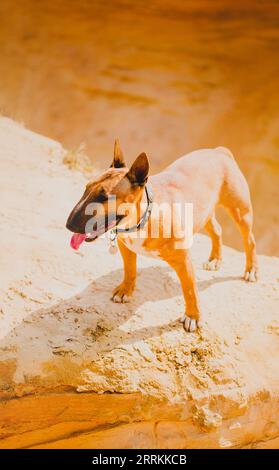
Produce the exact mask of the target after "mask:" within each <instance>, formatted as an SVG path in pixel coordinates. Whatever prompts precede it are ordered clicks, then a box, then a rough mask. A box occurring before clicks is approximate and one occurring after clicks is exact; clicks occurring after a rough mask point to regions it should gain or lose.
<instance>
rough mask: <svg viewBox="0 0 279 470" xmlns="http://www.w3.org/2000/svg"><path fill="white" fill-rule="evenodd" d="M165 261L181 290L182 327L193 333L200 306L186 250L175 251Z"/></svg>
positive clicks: (198, 319) (196, 325) (196, 326)
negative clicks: (183, 309) (184, 310)
mask: <svg viewBox="0 0 279 470" xmlns="http://www.w3.org/2000/svg"><path fill="white" fill-rule="evenodd" d="M164 259H165V261H167V263H168V264H169V265H170V266H171V267H172V268H173V269H174V270H175V272H176V274H177V276H178V278H179V280H180V283H181V287H182V290H183V295H184V299H185V304H186V312H185V316H184V318H183V320H182V321H183V326H184V328H185V330H186V331H189V332H190V331H195V330H196V328H198V327H199V321H200V316H201V314H200V306H199V297H198V289H197V284H196V279H195V273H194V268H193V265H192V261H191V258H190V254H189V252H188V250H175V251H174V252H173V253H171V254H169V255H168V256H167V257H166V258H164Z"/></svg>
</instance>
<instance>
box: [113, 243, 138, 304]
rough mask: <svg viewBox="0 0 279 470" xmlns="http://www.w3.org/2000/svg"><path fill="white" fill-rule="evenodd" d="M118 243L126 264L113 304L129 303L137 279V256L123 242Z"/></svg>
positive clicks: (115, 291) (114, 292)
mask: <svg viewBox="0 0 279 470" xmlns="http://www.w3.org/2000/svg"><path fill="white" fill-rule="evenodd" d="M117 241H118V246H119V250H120V253H121V255H122V258H123V263H124V279H123V281H122V282H121V284H119V286H117V287H116V288H115V289H114V291H113V293H112V298H111V300H112V301H113V302H117V303H119V302H121V303H124V302H128V301H129V300H130V297H131V295H132V293H133V291H134V288H135V284H136V277H137V255H136V253H134V252H133V251H131V250H129V248H127V247H126V246H125V245H124V243H123V242H121V240H119V239H118V240H117Z"/></svg>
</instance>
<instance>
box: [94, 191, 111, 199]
mask: <svg viewBox="0 0 279 470" xmlns="http://www.w3.org/2000/svg"><path fill="white" fill-rule="evenodd" d="M107 200H108V195H107V193H106V192H105V191H104V190H102V191H100V192H99V194H98V195H97V196H96V201H97V202H105V201H107Z"/></svg>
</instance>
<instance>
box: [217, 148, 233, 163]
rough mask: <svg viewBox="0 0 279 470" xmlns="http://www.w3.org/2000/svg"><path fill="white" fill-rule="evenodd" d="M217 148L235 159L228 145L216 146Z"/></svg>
mask: <svg viewBox="0 0 279 470" xmlns="http://www.w3.org/2000/svg"><path fill="white" fill-rule="evenodd" d="M216 150H219V152H222V153H224V154H225V155H227V156H228V157H230V158H232V160H235V158H234V156H233V154H232V152H231V151H230V150H229V149H228V148H227V147H216Z"/></svg>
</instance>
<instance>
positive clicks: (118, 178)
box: [66, 140, 258, 332]
mask: <svg viewBox="0 0 279 470" xmlns="http://www.w3.org/2000/svg"><path fill="white" fill-rule="evenodd" d="M147 180H148V182H147ZM148 188H149V189H148ZM150 188H152V189H150ZM112 196H113V197H114V199H115V203H116V213H117V208H118V207H119V206H120V205H121V204H122V203H130V204H133V205H134V206H135V207H136V208H137V214H138V215H137V219H136V225H134V226H133V227H132V228H133V230H131V231H128V232H127V227H126V229H123V228H122V229H121V226H123V221H125V223H127V218H128V219H129V216H126V215H123V214H122V215H119V214H117V215H116V217H114V218H113V219H112V221H109V215H110V213H109V212H110V211H109V209H108V206H109V198H110V197H112ZM144 201H146V202H145V206H147V210H146V209H145V211H143V210H142V204H143V202H144ZM177 201H185V202H189V203H192V204H193V232H194V233H197V232H199V231H201V230H202V229H205V231H206V232H207V233H208V235H209V237H210V238H211V242H212V249H211V253H210V255H209V258H208V261H207V262H206V263H205V264H204V268H205V269H207V270H218V269H219V267H220V263H221V259H222V229H221V227H220V225H219V223H218V222H217V220H216V217H215V209H216V207H218V206H223V207H225V208H226V209H227V210H228V212H229V214H230V215H231V217H232V219H233V220H234V222H235V223H236V225H237V226H238V228H239V230H240V232H241V234H242V237H243V242H244V248H245V253H246V267H245V272H244V279H245V280H246V281H248V282H255V281H256V280H257V276H258V263H257V255H256V242H255V238H254V235H253V232H252V224H253V210H252V204H251V198H250V192H249V187H248V184H247V181H246V179H245V177H244V175H243V174H242V172H241V171H240V169H239V167H238V165H237V163H236V161H235V159H234V157H233V155H232V153H231V152H230V150H228V149H227V148H225V147H217V148H215V149H202V150H197V151H194V152H191V153H189V154H187V155H185V156H183V157H181V158H179V159H178V160H176V161H174V162H173V163H172V164H171V165H169V166H168V167H167V168H165V169H164V170H163V171H161V172H160V173H157V174H155V175H152V176H150V177H149V160H148V157H147V155H146V154H145V153H141V154H140V155H139V156H138V157H137V158H136V160H135V161H134V163H133V164H132V166H131V167H130V168H128V167H127V166H126V163H125V161H124V157H123V153H122V150H121V148H120V144H119V141H118V140H116V141H115V145H114V157H113V162H112V164H111V167H110V168H109V169H108V170H107V171H105V172H104V173H102V174H101V175H100V176H99V177H98V178H97V179H95V180H94V181H91V182H89V183H88V184H87V186H86V189H85V192H84V194H83V196H82V197H81V199H80V201H79V202H78V203H77V204H76V206H75V207H74V208H73V210H72V212H71V213H70V215H69V217H68V220H67V223H66V227H67V228H68V229H69V230H70V231H71V232H73V233H74V235H73V237H72V242H71V244H72V247H73V248H75V249H77V248H78V247H79V245H80V244H81V243H82V242H83V241H86V242H90V241H94V240H96V239H97V238H98V237H99V236H100V235H101V234H102V233H104V232H106V231H107V230H115V235H117V241H118V247H119V250H120V253H121V255H122V258H123V263H124V278H123V281H122V282H121V283H120V284H119V285H118V286H117V287H116V288H115V289H114V291H113V294H112V300H113V301H114V302H126V301H128V300H129V299H130V297H131V295H132V294H133V291H134V289H135V284H136V275H137V274H136V259H137V254H139V253H140V254H144V255H147V256H156V257H159V258H160V259H162V260H164V261H166V262H167V263H168V265H169V266H171V267H172V268H173V269H174V271H175V272H176V274H177V276H178V279H179V281H180V283H181V287H182V291H183V295H184V299H185V307H186V312H185V316H184V317H183V320H182V321H183V325H184V328H185V330H186V331H188V332H191V331H195V330H196V329H197V328H199V326H200V321H201V311H200V303H199V296H198V290H197V284H196V280H195V274H194V268H193V265H192V262H191V257H190V253H189V249H188V248H187V247H186V248H184V247H182V248H177V246H176V241H177V240H176V239H175V236H174V235H173V232H174V230H171V235H170V236H169V237H167V238H165V237H164V236H163V235H162V230H161V228H162V227H161V226H159V232H158V233H159V234H158V233H157V236H156V237H154V236H152V232H151V230H150V227H151V223H152V220H153V217H154V216H155V215H153V210H152V208H151V205H152V204H154V203H157V204H158V205H159V206H160V205H161V204H164V203H168V204H169V205H171V204H173V203H176V202H177ZM91 203H98V204H101V206H102V208H103V209H104V214H105V215H104V218H103V222H102V224H101V229H98V230H93V231H91V230H90V231H89V232H88V231H87V229H86V224H87V223H88V220H89V219H90V215H87V214H86V207H87V206H88V205H89V204H91ZM170 223H171V225H172V226H171V229H173V228H174V227H173V224H174V223H175V221H171V222H170ZM159 225H160V223H159ZM142 226H144V227H142ZM139 229H142V230H143V236H141V238H136V237H135V236H134V238H133V237H132V232H133V234H134V235H137V231H138V230H139ZM116 230H117V231H116Z"/></svg>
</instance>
